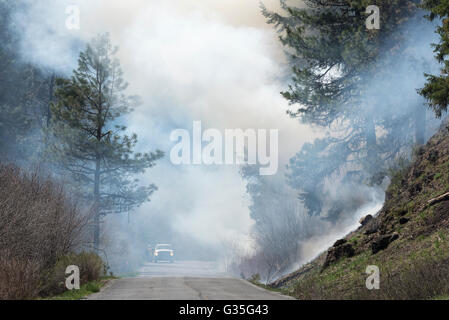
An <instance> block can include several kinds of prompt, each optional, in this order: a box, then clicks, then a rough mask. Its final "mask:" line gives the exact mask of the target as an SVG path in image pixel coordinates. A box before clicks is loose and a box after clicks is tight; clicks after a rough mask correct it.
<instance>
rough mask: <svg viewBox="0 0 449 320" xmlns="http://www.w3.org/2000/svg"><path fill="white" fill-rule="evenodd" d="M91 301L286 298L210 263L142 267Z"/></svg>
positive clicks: (93, 297) (104, 289) (152, 264)
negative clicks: (135, 273) (229, 275)
mask: <svg viewBox="0 0 449 320" xmlns="http://www.w3.org/2000/svg"><path fill="white" fill-rule="evenodd" d="M89 299H92V300H184V299H185V300H283V299H289V298H288V297H285V296H281V295H279V294H277V293H274V292H270V291H267V290H264V289H262V288H259V287H257V286H254V285H252V284H250V283H248V282H247V281H244V280H241V279H234V278H231V277H228V276H226V275H225V274H224V273H222V272H220V271H219V269H218V268H217V266H216V265H215V264H214V263H208V262H198V261H185V262H175V263H174V264H168V263H167V264H164V263H159V264H154V263H149V264H146V265H145V266H144V267H143V268H142V269H141V270H140V274H139V276H137V277H135V278H122V279H118V280H114V281H112V282H110V283H109V284H108V285H106V287H105V288H103V289H102V291H101V292H99V293H96V294H93V295H91V296H89Z"/></svg>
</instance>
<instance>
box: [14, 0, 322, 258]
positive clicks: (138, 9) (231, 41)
mask: <svg viewBox="0 0 449 320" xmlns="http://www.w3.org/2000/svg"><path fill="white" fill-rule="evenodd" d="M25 2H26V3H27V6H26V7H24V8H21V9H20V10H17V13H16V15H15V24H14V25H13V28H14V31H16V32H17V33H18V34H19V35H20V37H21V55H22V58H23V59H24V60H25V61H28V62H32V63H34V64H35V65H39V66H41V67H42V68H43V69H51V70H55V71H56V72H57V73H60V74H65V75H69V74H70V71H71V70H73V69H74V68H76V59H77V56H78V53H79V51H80V49H81V48H83V46H84V44H85V43H86V42H88V41H89V40H90V39H91V38H92V37H93V36H95V35H96V34H97V33H103V32H109V33H110V35H111V38H112V41H113V43H115V44H117V45H119V47H120V51H119V53H118V58H119V59H120V61H121V64H122V68H123V70H124V75H125V79H126V80H127V81H129V83H130V87H129V93H131V94H138V95H140V96H141V98H142V100H143V104H142V106H141V107H140V108H138V109H137V110H136V111H135V112H134V113H132V114H130V115H129V117H127V118H126V119H124V120H125V122H126V124H127V125H128V129H129V131H130V132H136V133H137V134H138V136H139V138H140V143H139V145H138V149H139V151H148V150H155V149H157V148H158V149H161V150H163V151H165V152H166V153H167V154H169V151H170V148H171V147H172V145H173V143H172V142H171V141H170V140H169V135H170V132H171V131H172V130H174V129H177V128H185V129H187V130H191V127H192V121H194V120H201V121H202V124H203V126H204V128H216V129H219V130H224V129H226V128H230V129H233V128H243V129H246V128H251V129H259V128H260V129H271V128H272V129H279V130H280V131H279V146H280V149H279V161H280V168H283V167H284V166H285V164H286V163H287V161H288V159H289V158H290V157H291V156H292V155H293V154H294V152H295V150H298V149H299V148H300V147H301V145H302V144H303V143H304V142H305V141H311V140H313V138H314V137H315V136H316V134H315V133H314V132H313V131H312V130H311V129H310V128H307V127H306V126H302V125H298V124H297V123H295V122H294V121H291V120H290V119H289V118H288V117H287V116H285V110H286V109H287V108H288V105H287V102H286V101H285V100H284V99H283V98H282V97H281V96H280V94H279V92H280V91H281V90H282V89H283V87H284V79H285V78H286V75H287V74H288V68H287V66H286V65H285V64H284V62H285V61H284V56H283V51H282V48H281V46H280V44H279V43H278V40H277V35H276V33H275V31H274V30H272V28H271V27H269V26H267V25H266V24H265V22H264V18H263V17H262V15H261V14H260V10H259V2H258V1H257V0H255V1H245V2H241V1H237V0H235V1H226V2H223V1H206V0H203V1H197V0H189V1H185V0H177V1H170V2H168V1H165V2H161V1H147V0H141V1H138V0H134V1H126V3H125V2H123V1H120V0H115V1H106V0H98V1H87V0H83V1H65V0H64V1H50V0H45V1H38V2H37V1H25ZM270 3H272V4H276V5H277V1H274V0H273V1H269V2H268V4H267V5H268V6H269V5H270ZM68 5H77V6H79V8H80V29H79V30H68V29H67V28H66V25H65V22H66V19H67V14H66V11H65V9H66V7H67V6H68ZM141 181H142V182H143V183H155V184H156V185H157V186H158V187H159V190H158V191H157V192H156V193H155V194H154V196H153V197H152V201H151V202H150V203H147V204H145V205H143V206H142V207H141V208H140V209H138V210H137V211H136V212H132V213H130V215H131V219H130V224H129V225H128V221H127V219H118V220H117V221H115V222H114V225H117V224H118V225H120V228H122V229H123V230H132V231H131V232H129V231H126V232H124V236H123V237H125V238H126V237H128V236H127V235H129V234H130V233H134V232H135V233H138V235H137V236H136V237H137V238H138V239H137V240H138V241H141V242H147V243H152V244H154V243H157V242H177V243H174V245H175V247H176V246H178V247H183V248H189V247H193V248H197V249H198V250H191V252H192V254H193V255H195V256H197V257H198V256H200V257H202V258H206V257H204V256H205V255H206V256H214V254H212V253H216V252H218V251H219V250H220V248H221V246H222V244H223V243H224V242H226V241H228V240H229V239H232V240H233V241H234V240H235V239H240V238H245V237H247V236H248V234H249V232H250V230H251V226H252V224H253V221H252V219H251V218H250V216H249V209H248V204H249V201H248V197H247V195H246V190H245V182H244V181H242V179H241V177H240V174H239V167H238V166H193V165H192V166H174V165H172V164H171V163H170V161H169V158H168V157H166V158H165V159H164V160H162V161H160V162H159V163H158V164H157V166H156V167H155V168H154V169H151V170H149V171H148V172H147V173H146V174H145V176H144V177H143V178H142V179H141ZM111 228H112V227H111ZM114 228H115V227H114ZM114 230H115V229H114ZM130 240H132V241H134V240H135V239H130ZM186 243H187V244H186ZM188 244H191V246H189V245H188ZM185 250H186V251H187V249H185ZM136 251H137V252H136V254H141V248H139V249H136ZM203 253H207V254H203ZM215 256H216V254H215Z"/></svg>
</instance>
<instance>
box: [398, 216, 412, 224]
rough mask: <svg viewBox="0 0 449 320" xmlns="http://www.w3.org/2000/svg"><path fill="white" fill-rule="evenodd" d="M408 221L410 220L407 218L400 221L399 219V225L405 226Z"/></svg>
mask: <svg viewBox="0 0 449 320" xmlns="http://www.w3.org/2000/svg"><path fill="white" fill-rule="evenodd" d="M409 220H410V219H409V218H405V217H402V218H401V219H399V223H400V224H406V223H407V222H408V221H409Z"/></svg>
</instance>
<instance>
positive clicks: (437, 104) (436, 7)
mask: <svg viewBox="0 0 449 320" xmlns="http://www.w3.org/2000/svg"><path fill="white" fill-rule="evenodd" d="M422 7H423V8H424V9H426V10H428V11H429V12H430V13H429V15H428V16H427V17H428V19H429V20H431V21H433V20H435V19H440V20H441V25H440V26H438V27H437V29H436V32H437V34H438V35H439V36H440V42H439V43H437V44H434V48H435V50H434V51H435V53H436V57H435V58H436V59H437V61H438V62H439V63H441V64H443V67H442V68H441V72H440V75H438V76H435V75H431V74H426V78H427V82H426V84H425V85H424V87H423V88H422V89H420V90H419V91H418V92H419V93H420V94H421V95H422V96H423V97H424V98H426V99H427V103H428V105H429V107H430V108H431V109H432V110H433V111H434V112H435V115H436V116H437V117H438V118H441V117H442V115H443V114H444V113H445V112H447V108H448V104H449V60H448V59H447V56H448V55H449V1H448V0H440V1H436V0H424V1H423V3H422Z"/></svg>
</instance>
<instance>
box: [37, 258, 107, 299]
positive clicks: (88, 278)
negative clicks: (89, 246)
mask: <svg viewBox="0 0 449 320" xmlns="http://www.w3.org/2000/svg"><path fill="white" fill-rule="evenodd" d="M71 265H75V266H77V267H78V268H79V270H80V284H81V285H84V284H87V283H89V282H92V281H97V280H99V279H100V278H101V277H102V276H104V275H105V274H106V265H105V263H104V262H103V260H102V259H101V258H100V257H99V256H98V255H97V254H95V253H93V252H81V253H78V254H75V253H72V254H69V255H66V256H63V257H61V258H60V259H59V260H58V261H57V262H56V264H55V265H54V267H53V268H52V269H51V270H49V271H48V273H47V276H46V277H45V278H44V279H43V280H44V281H43V283H44V285H45V287H44V289H43V290H42V292H41V294H42V295H44V296H49V295H55V294H60V293H62V292H64V291H66V290H67V289H66V288H65V279H66V276H67V275H66V274H65V270H66V268H67V267H68V266H71Z"/></svg>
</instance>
